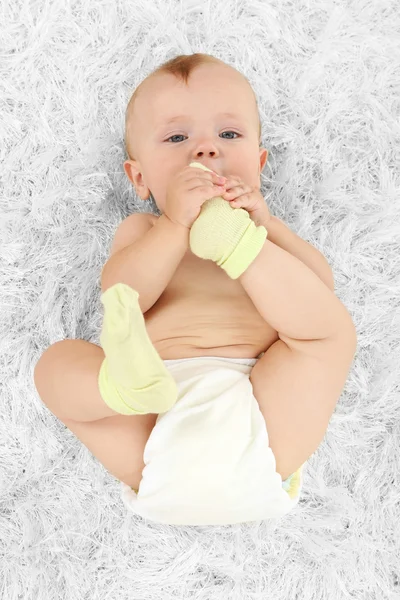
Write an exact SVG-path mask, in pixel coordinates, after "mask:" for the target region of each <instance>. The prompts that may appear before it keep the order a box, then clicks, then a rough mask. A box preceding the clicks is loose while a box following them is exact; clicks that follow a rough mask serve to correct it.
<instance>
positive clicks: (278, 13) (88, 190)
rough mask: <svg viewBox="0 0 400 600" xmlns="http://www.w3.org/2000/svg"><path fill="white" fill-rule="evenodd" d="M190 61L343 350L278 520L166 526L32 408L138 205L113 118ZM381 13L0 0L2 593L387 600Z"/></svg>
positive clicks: (388, 43) (397, 393) (394, 89)
mask: <svg viewBox="0 0 400 600" xmlns="http://www.w3.org/2000/svg"><path fill="white" fill-rule="evenodd" d="M194 52H205V53H209V54H213V55H215V56H217V57H218V58H221V59H222V60H224V61H225V62H227V63H228V64H231V65H232V66H234V67H236V68H237V69H238V70H240V71H241V72H243V73H244V74H245V75H246V76H247V77H248V79H249V81H250V83H251V84H252V86H253V88H254V90H255V92H256V95H257V97H258V102H259V109H260V116H261V121H262V129H263V134H262V139H263V145H264V146H265V147H266V148H267V149H268V150H269V158H268V162H267V164H266V166H265V167H264V171H263V174H262V192H263V193H264V194H265V199H266V201H267V202H268V205H269V207H270V210H271V213H272V214H274V215H276V216H278V217H279V218H281V219H283V221H284V222H285V223H286V224H287V225H288V226H289V227H290V228H291V229H293V231H295V232H296V233H297V234H298V235H300V236H301V237H302V238H303V239H305V240H307V241H309V242H311V243H312V244H313V245H315V246H316V247H317V248H318V249H319V250H321V251H322V252H323V254H324V255H325V256H326V258H327V259H328V261H329V263H330V265H331V266H332V269H333V273H334V278H335V286H336V294H337V296H338V297H339V298H340V299H341V301H342V302H343V303H344V304H345V306H346V307H347V308H348V310H349V311H350V313H351V315H352V317H353V320H354V323H355V325H356V328H357V332H358V351H357V354H356V357H355V360H354V364H353V367H352V369H351V372H350V374H349V378H348V382H347V384H346V386H345V389H344V390H343V393H342V395H341V398H340V401H339V403H338V405H337V408H336V410H335V413H334V415H333V417H332V419H331V422H330V424H329V428H328V431H327V433H326V436H325V438H324V441H323V443H322V444H321V446H320V447H319V448H318V450H317V451H316V452H315V454H314V455H313V456H312V458H310V460H309V462H308V464H307V467H306V469H305V471H304V488H303V494H302V498H301V501H300V503H299V505H298V506H297V507H296V509H295V510H294V511H293V512H292V513H291V514H289V515H288V516H286V517H285V518H282V519H280V520H277V521H271V522H262V523H256V524H252V525H239V526H229V527H169V526H165V525H157V524H154V523H149V522H145V521H144V520H142V519H141V518H140V517H137V516H135V515H133V514H130V513H128V512H127V510H126V508H125V507H124V505H123V503H122V501H121V499H120V495H119V490H120V487H119V483H118V481H117V480H116V479H115V478H114V477H112V476H111V475H110V474H109V473H108V472H107V471H106V470H105V469H104V468H103V466H102V465H101V464H100V463H99V462H98V461H97V460H96V459H95V458H94V457H93V456H92V455H91V453H90V452H89V451H88V450H87V449H86V447H85V446H83V444H82V443H81V442H80V441H78V439H77V438H76V437H75V436H74V435H73V434H72V433H71V432H70V431H69V430H68V429H67V428H66V427H65V426H64V425H63V424H62V423H61V422H60V421H59V420H58V419H56V418H55V417H54V416H53V414H52V413H51V412H50V411H49V410H48V409H47V408H46V407H45V406H44V405H43V404H42V402H41V401H40V398H39V396H38V394H37V392H36V389H35V387H34V383H33V369H34V365H35V364H36V362H37V360H38V359H39V356H40V355H41V354H42V353H43V352H44V350H45V349H46V348H47V347H48V346H49V345H50V344H52V343H54V342H56V341H58V340H62V339H66V338H73V339H75V338H81V339H84V340H88V341H91V342H93V343H96V344H98V343H99V335H100V330H101V319H102V307H101V303H100V282H99V279H100V272H101V268H102V266H103V265H104V263H105V261H106V260H107V258H108V252H109V248H110V243H111V239H112V237H113V235H114V232H115V229H116V227H117V225H118V224H119V223H120V221H121V220H122V219H123V218H125V217H126V216H127V215H128V214H130V213H132V212H135V211H152V212H154V213H155V214H159V213H158V212H157V209H156V207H155V205H152V204H150V203H147V204H146V203H142V202H140V201H139V198H138V197H136V195H135V193H134V191H133V187H132V185H131V184H130V182H129V180H128V179H127V177H126V175H125V173H124V170H123V166H122V165H123V162H124V160H125V159H126V156H125V148H124V142H123V136H124V116H125V108H126V105H127V102H128V100H129V98H130V96H131V94H132V92H133V91H134V89H135V88H136V86H137V85H138V84H139V83H140V82H141V81H142V80H143V79H144V77H145V76H146V75H148V74H149V73H150V72H151V71H152V70H153V69H154V68H156V67H157V66H158V65H159V64H161V63H162V62H164V61H166V60H168V59H170V58H172V57H174V56H176V55H178V54H192V53H194ZM399 98H400V13H399V6H398V2H396V1H393V2H390V1H384V0H375V1H368V0H359V1H356V0H355V1H345V0H335V1H326V2H317V1H315V0H307V1H305V0H299V1H297V2H292V1H288V0H283V1H282V2H279V3H278V2H271V1H264V0H263V1H261V0H247V1H246V0H225V1H224V2H212V3H209V2H208V3H206V2H201V1H194V0H190V1H184V0H181V1H179V0H169V1H160V0H158V1H157V0H152V1H151V2H147V1H145V0H131V1H128V0H118V1H113V0H104V1H103V2H100V3H98V2H96V3H91V2H88V1H87V2H84V1H82V0H78V1H74V2H56V1H53V2H51V1H49V0H45V1H43V2H37V1H36V2H35V1H33V0H32V1H29V0H16V1H12V0H3V2H2V4H1V8H0V103H1V111H0V135H1V149H0V156H1V172H0V178H1V179H0V182H1V183H0V185H1V199H0V203H1V204H0V226H1V230H0V245H1V254H0V259H1V269H0V315H1V336H0V345H1V352H0V357H1V358H0V360H1V364H0V374H1V376H0V382H1V383H0V386H1V411H0V598H1V600H14V599H15V600H17V599H22V600H28V599H29V600H30V599H35V600H52V599H57V600H60V599H67V600H75V599H79V600H80V599H88V600H95V599H102V600H103V599H104V600H106V599H107V600H123V599H125V598H126V599H128V598H129V599H134V600H150V599H156V598H157V599H159V598H162V599H163V600H167V599H170V598H171V599H172V598H174V599H176V598H179V599H180V600H181V599H182V600H186V599H189V598H190V599H193V600H194V599H196V600H203V599H204V600H216V599H224V600H226V599H235V600H250V599H251V600H261V599H263V600H264V599H266V598H268V599H269V598H273V599H274V600H291V599H295V598H299V599H301V600H311V599H318V600H319V599H329V600H337V599H355V600H372V599H379V600H389V599H390V600H392V599H393V600H394V599H398V598H400V347H399V346H400V344H399V339H400V185H399V183H400V152H399V148H400V121H399V115H400V99H399Z"/></svg>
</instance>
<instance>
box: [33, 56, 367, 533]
mask: <svg viewBox="0 0 400 600" xmlns="http://www.w3.org/2000/svg"><path fill="white" fill-rule="evenodd" d="M178 66H180V67H181V73H184V68H188V67H190V68H189V75H190V77H188V78H187V79H186V80H182V79H181V78H179V77H178V76H177V75H176V70H177V68H178ZM173 67H174V68H175V72H174V71H173ZM259 142H260V122H259V118H258V111H257V104H256V101H255V96H254V93H253V91H252V89H251V87H250V85H249V83H248V81H247V80H246V79H245V78H244V76H243V75H241V74H240V73H239V72H238V71H236V70H235V69H233V68H232V67H230V66H228V65H226V64H225V63H223V62H222V61H219V60H217V59H214V58H213V57H209V56H208V55H193V56H189V57H178V58H177V59H174V60H173V61H170V70H169V72H168V70H167V71H163V70H160V71H158V72H155V73H154V74H152V76H150V77H149V78H147V79H146V80H145V81H144V82H143V83H142V84H141V86H140V89H138V90H137V93H136V94H135V97H134V98H133V100H131V103H130V105H129V106H128V111H127V131H126V146H127V150H128V154H129V156H130V160H128V161H126V162H125V164H124V168H125V172H126V174H127V176H128V178H129V179H130V181H131V182H132V183H133V185H134V186H135V189H136V192H137V193H138V195H139V196H140V197H141V198H142V199H143V200H144V199H147V198H149V196H150V194H152V197H153V199H154V201H155V203H156V205H157V207H158V208H159V210H160V212H161V216H160V217H156V216H154V215H151V214H148V213H144V214H143V213H138V214H134V215H130V216H129V217H128V218H127V219H125V220H124V221H123V222H122V223H121V225H120V226H119V228H118V230H117V232H116V235H115V238H114V241H113V245H112V248H111V252H110V258H109V260H108V261H107V263H106V264H105V266H104V268H103V270H102V277H101V288H102V295H101V301H102V304H103V306H104V320H103V327H102V331H101V336H100V343H101V348H100V347H98V346H95V345H93V344H90V343H89V342H86V341H83V340H63V341H62V342H57V343H56V344H53V345H52V346H51V347H50V348H48V349H47V350H46V351H45V352H44V353H43V355H42V356H41V358H40V360H39V362H38V363H37V365H36V367H35V385H36V388H37V390H38V393H39V394H40V397H41V399H42V401H43V402H44V403H45V404H46V405H47V406H48V408H49V409H50V410H51V411H52V412H53V413H54V414H55V415H56V416H57V417H58V418H59V419H61V420H62V421H63V422H64V423H65V424H66V426H67V427H68V428H69V429H71V431H73V432H74V434H75V435H76V436H77V437H78V438H79V439H80V440H81V441H82V442H83V443H84V444H85V445H86V446H87V447H88V448H89V450H90V451H91V452H92V453H93V454H94V455H95V456H96V457H97V458H98V459H99V460H100V462H102V464H103V465H104V466H105V467H106V469H107V470H108V471H109V472H110V473H112V474H113V475H114V476H115V477H117V478H118V479H119V480H120V481H121V484H122V488H121V489H122V498H123V499H124V501H125V503H126V504H127V506H129V507H130V508H131V509H132V510H134V511H135V512H136V513H138V514H140V515H142V516H143V517H146V518H149V519H152V520H155V521H159V522H164V523H170V524H184V525H204V524H233V523H238V522H246V521H255V520H260V519H266V518H272V517H279V516H282V515H284V514H286V513H287V512H289V511H290V510H291V509H292V508H293V506H295V504H296V503H297V502H298V500H299V494H300V489H301V484H302V468H303V465H304V464H305V463H306V461H307V459H308V458H309V457H310V455H311V454H312V453H313V452H314V451H315V450H316V449H317V447H318V446H319V444H320V443H321V441H322V439H323V437H324V434H325V431H326V429H327V425H328V422H329V419H330V417H331V415H332V413H333V410H334V408H335V405H336V403H337V401H338V399H339V396H340V393H341V391H342V389H343V386H344V384H345V382H346V379H347V375H348V371H349V369H350V366H351V363H352V360H353V357H354V353H355V349H356V335H355V328H354V325H353V323H352V320H351V318H350V315H349V313H348V312H347V310H346V309H345V307H344V306H343V304H342V303H341V302H340V301H339V300H338V298H337V297H336V296H335V295H334V293H333V291H332V290H331V289H329V288H328V287H327V285H325V283H323V282H322V281H321V279H320V278H319V277H318V276H317V275H316V274H315V273H314V272H313V271H312V270H311V269H309V268H308V267H307V266H306V265H305V264H303V263H302V262H301V261H300V260H298V259H297V258H295V257H294V256H292V255H291V254H289V252H286V251H285V250H283V249H282V248H280V247H279V246H277V245H275V244H274V243H273V242H271V241H270V240H269V239H268V230H269V228H270V227H272V224H273V217H272V218H267V215H268V211H266V212H265V222H264V223H262V222H260V221H258V222H254V220H252V219H251V218H250V215H249V212H247V211H246V210H244V209H235V208H232V206H231V205H230V203H229V200H230V199H231V198H232V194H233V195H236V196H238V195H239V194H240V186H238V182H246V184H247V185H249V186H251V187H258V188H259V186H260V173H261V171H262V169H263V167H264V165H265V163H266V160H267V156H268V152H267V151H266V150H265V149H263V148H261V147H260V143H259ZM221 175H222V176H224V180H223V181H220V178H219V176H221ZM229 194H230V195H229Z"/></svg>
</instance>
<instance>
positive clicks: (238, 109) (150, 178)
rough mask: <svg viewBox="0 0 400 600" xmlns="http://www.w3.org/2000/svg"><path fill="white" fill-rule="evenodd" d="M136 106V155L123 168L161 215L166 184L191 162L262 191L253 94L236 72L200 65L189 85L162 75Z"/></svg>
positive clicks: (262, 151) (261, 156)
mask: <svg viewBox="0 0 400 600" xmlns="http://www.w3.org/2000/svg"><path fill="white" fill-rule="evenodd" d="M135 102H136V103H135V107H134V115H135V117H134V132H135V140H134V144H135V145H136V156H135V160H132V161H130V160H129V161H126V162H125V163H124V168H125V172H126V174H127V176H128V177H129V179H130V180H131V181H132V183H133V184H134V185H135V188H136V191H137V193H138V194H139V195H140V197H141V198H142V199H146V198H148V197H149V194H150V192H151V193H152V195H153V197H154V199H155V202H156V204H157V206H158V208H159V209H160V211H161V212H162V213H163V212H164V206H165V200H166V191H167V186H168V183H169V181H170V180H171V178H172V177H173V176H174V175H175V174H176V173H178V172H180V171H181V170H182V169H183V168H184V167H186V166H188V165H189V163H190V162H192V161H196V162H201V163H202V164H203V165H205V166H206V167H208V168H209V169H212V170H213V171H215V172H216V173H218V174H219V175H224V176H225V177H229V176H237V177H240V179H242V180H243V181H244V182H246V183H247V184H248V185H252V186H258V188H259V187H260V173H261V171H262V169H263V167H264V164H265V162H266V160H267V157H268V152H267V151H266V150H265V149H263V148H260V145H259V135H258V134H259V131H258V127H259V124H258V113H257V108H256V103H255V99H254V96H253V94H252V91H251V89H250V86H249V85H247V84H246V82H245V80H243V79H242V77H241V76H240V74H239V73H237V72H235V71H234V70H232V69H229V68H226V67H224V66H219V65H202V66H201V67H199V68H198V69H197V70H196V71H194V72H193V73H192V74H191V76H190V78H189V81H188V84H185V83H184V82H181V81H179V80H177V79H176V78H175V77H174V76H173V75H169V74H163V75H160V76H159V77H158V78H156V79H155V80H149V81H148V82H147V87H146V88H145V89H144V90H143V93H142V94H141V95H139V96H138V97H137V99H136V101H135ZM224 113H231V114H229V115H228V114H224Z"/></svg>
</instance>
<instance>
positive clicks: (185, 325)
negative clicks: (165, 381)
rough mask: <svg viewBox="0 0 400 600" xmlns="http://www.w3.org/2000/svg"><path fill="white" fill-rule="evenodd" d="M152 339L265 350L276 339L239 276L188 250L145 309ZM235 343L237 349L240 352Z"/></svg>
mask: <svg viewBox="0 0 400 600" xmlns="http://www.w3.org/2000/svg"><path fill="white" fill-rule="evenodd" d="M145 319H146V325H147V328H148V331H149V334H150V336H151V337H153V336H154V340H155V341H159V340H161V339H162V338H164V339H165V338H166V337H167V335H169V336H175V339H176V341H178V339H179V341H180V343H182V342H183V340H185V339H189V338H190V343H191V345H198V346H199V347H200V346H201V345H202V344H203V346H204V347H206V346H207V347H219V346H229V345H230V344H232V345H237V346H241V347H242V349H244V348H245V347H252V348H254V351H255V352H256V354H255V356H257V354H258V352H259V351H260V350H261V351H264V352H265V350H266V349H267V348H268V347H269V346H270V345H271V344H272V343H273V342H274V341H276V340H277V339H278V335H277V332H276V330H275V329H273V328H272V327H271V326H270V325H269V324H268V323H266V321H264V319H263V318H262V317H261V315H260V314H259V312H258V311H257V309H256V308H255V306H254V304H253V302H252V301H251V299H250V298H249V296H248V295H247V293H246V292H245V290H244V288H243V287H242V285H241V284H240V282H239V280H237V279H236V280H233V279H231V278H230V277H229V276H228V275H227V274H226V273H225V271H223V270H222V269H221V268H220V267H218V266H217V265H216V264H215V263H213V262H212V261H210V260H203V259H200V258H198V257H197V256H195V255H194V254H193V253H192V252H191V251H190V250H188V251H187V253H186V255H185V257H184V258H183V259H182V261H181V263H180V264H179V266H178V268H177V270H176V272H175V274H174V276H173V277H172V279H171V281H170V283H169V284H168V286H167V288H166V289H165V290H164V292H163V294H162V295H161V296H160V298H159V300H158V302H157V303H156V304H155V305H154V306H153V307H152V308H151V309H150V311H148V312H147V313H146V315H145ZM240 351H241V350H240V349H239V348H238V352H239V354H240Z"/></svg>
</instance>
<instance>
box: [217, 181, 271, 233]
mask: <svg viewBox="0 0 400 600" xmlns="http://www.w3.org/2000/svg"><path fill="white" fill-rule="evenodd" d="M225 188H226V191H225V192H223V193H221V197H222V198H223V199H224V200H226V201H227V202H229V204H230V205H231V206H232V208H243V209H244V210H247V212H248V213H249V215H250V218H251V219H252V220H253V221H254V223H255V224H256V225H257V226H258V225H263V226H264V227H266V226H267V224H268V221H269V220H270V218H271V214H270V212H269V210H268V206H267V203H266V202H265V200H264V198H263V196H262V194H261V192H260V190H259V189H258V188H257V187H251V186H249V185H247V183H244V182H243V181H242V180H241V179H240V178H239V177H228V179H227V181H226V183H225Z"/></svg>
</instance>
